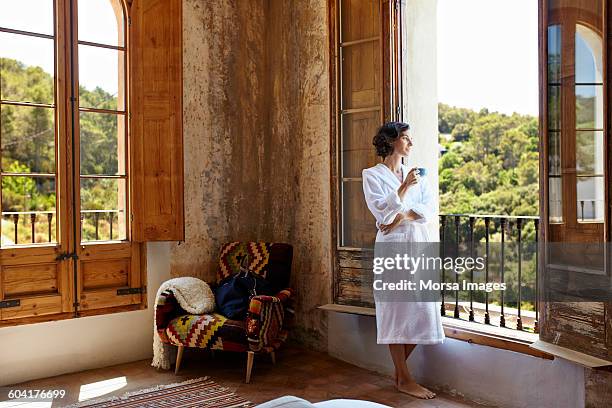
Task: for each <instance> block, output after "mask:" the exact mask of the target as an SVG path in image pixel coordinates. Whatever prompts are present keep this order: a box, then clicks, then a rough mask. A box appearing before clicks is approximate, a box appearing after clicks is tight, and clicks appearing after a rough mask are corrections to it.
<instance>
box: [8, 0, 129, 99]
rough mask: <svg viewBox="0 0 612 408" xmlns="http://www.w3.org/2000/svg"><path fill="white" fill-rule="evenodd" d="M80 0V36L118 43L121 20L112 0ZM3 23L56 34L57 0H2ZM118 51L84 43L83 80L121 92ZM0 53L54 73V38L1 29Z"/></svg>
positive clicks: (108, 42)
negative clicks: (54, 2)
mask: <svg viewBox="0 0 612 408" xmlns="http://www.w3.org/2000/svg"><path fill="white" fill-rule="evenodd" d="M115 1H116V0H115ZM78 4H79V39H80V40H85V41H90V42H97V43H103V44H110V45H117V23H116V19H115V15H114V12H113V9H112V6H111V5H110V2H109V0H79V2H78ZM0 27H7V28H12V29H17V30H23V31H30V32H36V33H41V34H50V35H53V0H19V1H14V0H0ZM117 52H119V51H116V50H109V49H105V48H98V47H90V46H85V45H81V46H80V47H79V53H80V56H79V59H80V69H79V82H80V84H81V85H83V86H85V87H86V88H87V89H90V90H92V89H94V88H95V87H96V86H100V87H101V88H102V89H104V90H106V91H107V92H110V93H111V94H117V78H118V63H117ZM0 56H2V57H8V58H13V59H17V60H20V61H21V62H23V63H25V64H26V65H31V66H40V67H42V68H43V69H44V70H45V71H46V72H48V73H50V74H52V75H53V64H54V62H53V41H52V40H50V39H45V38H39V37H31V36H23V35H15V34H8V33H0Z"/></svg>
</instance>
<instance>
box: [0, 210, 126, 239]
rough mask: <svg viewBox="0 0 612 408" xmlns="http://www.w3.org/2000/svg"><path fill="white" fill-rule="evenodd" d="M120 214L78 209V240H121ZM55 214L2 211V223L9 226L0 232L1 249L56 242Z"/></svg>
mask: <svg viewBox="0 0 612 408" xmlns="http://www.w3.org/2000/svg"><path fill="white" fill-rule="evenodd" d="M122 213H123V211H120V210H82V211H81V218H80V228H81V240H82V241H83V242H91V241H112V240H117V239H122V237H121V235H122V234H121V233H120V228H119V227H120V226H119V222H120V215H121V214H122ZM55 214H56V213H55V211H7V212H2V220H3V221H5V222H8V223H9V227H8V228H3V229H2V247H10V246H15V245H32V244H48V243H54V242H57V241H56V237H55V231H56V228H55V221H56V216H55ZM20 224H21V225H20ZM11 226H12V228H11ZM9 228H10V229H12V231H11V230H9Z"/></svg>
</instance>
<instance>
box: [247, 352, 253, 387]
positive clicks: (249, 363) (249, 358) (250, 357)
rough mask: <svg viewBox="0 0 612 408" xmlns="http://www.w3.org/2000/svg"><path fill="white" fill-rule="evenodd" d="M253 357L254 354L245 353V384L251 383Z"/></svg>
mask: <svg viewBox="0 0 612 408" xmlns="http://www.w3.org/2000/svg"><path fill="white" fill-rule="evenodd" d="M254 357H255V353H254V352H252V351H247V369H246V383H247V384H248V383H250V382H251V370H252V369H253V358H254Z"/></svg>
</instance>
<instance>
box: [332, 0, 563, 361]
mask: <svg viewBox="0 0 612 408" xmlns="http://www.w3.org/2000/svg"><path fill="white" fill-rule="evenodd" d="M340 1H341V0H328V7H329V14H328V22H329V33H330V44H329V47H330V62H329V72H330V89H331V92H330V123H331V135H332V138H331V141H330V152H331V169H330V170H331V200H330V204H331V205H330V206H331V211H330V213H331V214H332V242H333V243H334V248H333V250H332V265H333V278H332V282H331V291H332V299H333V304H330V305H323V306H321V309H324V310H329V311H332V312H341V313H351V314H360V315H373V313H374V302H373V298H372V297H371V296H370V295H369V294H368V293H367V288H366V289H364V288H363V287H364V286H367V285H364V282H363V276H364V275H363V274H364V273H365V274H371V261H372V257H373V249H372V248H354V247H345V246H342V245H341V231H342V227H341V215H342V214H341V211H342V205H341V197H340V194H341V192H340V187H339V186H340V183H341V182H342V180H341V178H340V175H341V174H342V173H341V168H340V166H341V165H342V162H341V151H340V146H341V143H340V138H341V130H340V126H341V120H340V98H341V97H342V95H341V88H340V86H339V85H340V80H339V78H340V72H339V71H340V69H341V66H340V61H339V57H340V52H339V38H340V37H339V30H340V27H339V3H340ZM403 7H406V2H405V1H403V0H381V10H382V11H383V13H381V15H382V17H381V18H382V21H383V22H386V24H384V25H383V27H382V30H383V31H384V32H385V33H386V35H383V34H381V38H384V40H383V50H382V56H381V57H382V61H383V68H382V70H383V73H382V77H383V78H384V80H383V87H382V100H383V112H384V113H383V115H381V121H390V120H402V118H403V113H404V112H403V103H402V102H403V98H404V95H402V90H403V87H402V86H401V84H402V79H403V69H402V51H403V49H404V48H403V44H402V38H403V32H402V31H403V24H402V18H401V13H402V11H403V10H402V8H403ZM463 323H465V324H463ZM458 325H461V326H458ZM444 329H445V333H446V335H447V336H448V337H451V338H456V339H459V340H464V341H468V342H474V343H477V344H482V345H487V346H491V347H496V348H502V349H507V350H512V351H519V352H522V353H525V354H530V355H534V356H538V357H542V358H551V357H550V355H548V354H546V353H542V352H537V351H534V350H532V349H531V348H530V347H529V345H530V344H531V343H532V341H535V340H534V339H532V338H529V339H528V338H527V337H526V336H522V335H523V334H524V333H519V332H517V333H514V331H510V330H504V333H505V334H504V335H503V336H500V335H499V333H497V332H494V331H495V329H494V328H492V327H487V326H485V325H482V324H479V323H474V322H463V321H461V322H454V321H453V322H450V319H447V321H445V322H444ZM492 330H493V332H492Z"/></svg>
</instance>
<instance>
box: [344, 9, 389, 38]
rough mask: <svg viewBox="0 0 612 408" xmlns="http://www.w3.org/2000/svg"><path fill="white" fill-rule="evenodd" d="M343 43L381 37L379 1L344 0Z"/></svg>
mask: <svg viewBox="0 0 612 408" xmlns="http://www.w3.org/2000/svg"><path fill="white" fill-rule="evenodd" d="M340 7H341V13H340V14H341V16H342V17H341V18H342V22H341V26H342V33H341V36H342V38H341V40H340V41H342V42H347V41H355V40H362V39H364V38H372V37H378V36H379V35H380V4H379V1H378V0H365V1H364V0H342V3H341V5H340Z"/></svg>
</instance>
